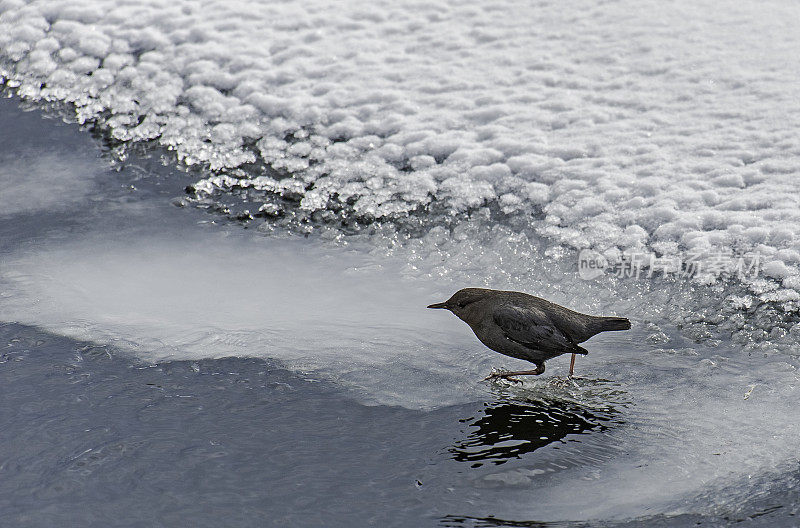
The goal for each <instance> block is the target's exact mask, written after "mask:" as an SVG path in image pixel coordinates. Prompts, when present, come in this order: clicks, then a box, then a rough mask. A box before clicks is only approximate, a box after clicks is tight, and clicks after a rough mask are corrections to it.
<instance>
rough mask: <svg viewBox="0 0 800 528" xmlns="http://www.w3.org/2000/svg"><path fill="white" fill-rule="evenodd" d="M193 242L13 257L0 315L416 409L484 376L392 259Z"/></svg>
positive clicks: (145, 241) (485, 361) (127, 239)
mask: <svg viewBox="0 0 800 528" xmlns="http://www.w3.org/2000/svg"><path fill="white" fill-rule="evenodd" d="M201 235H203V236H192V235H190V236H180V237H178V236H176V237H167V236H160V235H152V236H141V235H138V236H137V235H135V234H131V233H120V234H118V235H116V236H114V235H108V234H107V235H103V236H101V237H98V238H89V239H84V240H79V241H75V242H74V243H70V244H66V245H56V246H55V247H51V248H49V249H45V250H32V251H31V252H30V253H28V254H24V255H17V256H15V257H11V258H8V259H6V260H5V261H4V266H3V270H2V272H0V279H1V280H2V285H3V299H2V302H0V319H2V320H7V321H17V322H21V323H26V324H33V325H37V326H41V327H43V328H46V329H49V330H53V331H56V332H59V333H62V334H65V335H68V336H70V337H73V338H76V339H83V340H90V341H95V342H101V343H108V344H112V345H115V346H118V347H119V348H121V349H123V350H127V351H128V352H131V353H133V354H135V355H137V356H139V357H140V358H142V359H145V360H148V361H165V360H176V359H200V358H219V357H225V356H240V357H242V356H247V357H263V358H274V359H278V360H281V361H284V362H285V363H286V364H287V365H288V366H290V367H291V368H294V369H296V370H299V371H303V372H307V373H309V374H311V375H320V376H323V377H326V378H329V379H335V380H337V381H339V382H341V383H343V384H345V385H349V386H352V387H354V388H355V390H356V391H357V392H359V393H361V394H363V397H364V399H365V400H367V401H371V402H381V403H393V404H403V405H408V406H410V407H417V406H421V407H428V406H431V405H434V406H435V405H441V404H442V403H443V402H451V403H452V402H455V401H463V399H464V398H465V397H467V396H465V393H464V391H463V390H462V389H461V388H460V387H459V385H460V383H463V382H464V381H466V380H468V379H469V378H471V377H472V376H473V373H474V371H480V372H482V371H484V370H485V371H486V372H488V371H489V369H490V366H489V365H490V363H491V360H492V357H491V355H489V354H486V353H484V352H483V351H481V350H480V348H479V347H477V346H475V342H474V339H473V338H472V337H471V336H470V334H469V333H468V332H457V333H450V332H446V331H445V330H444V329H447V328H452V327H454V326H456V325H458V324H459V323H458V321H456V320H451V319H444V320H443V319H442V318H439V317H435V316H434V314H433V312H431V311H430V310H426V308H425V307H426V306H427V305H428V304H430V303H431V302H433V301H435V300H436V299H433V298H431V296H430V295H431V294H430V292H428V291H426V289H427V288H426V286H427V285H426V284H425V283H420V284H413V283H411V282H409V281H404V280H402V279H397V275H398V273H397V270H396V269H395V268H396V267H397V263H396V262H391V261H387V262H381V261H370V260H366V261H365V260H364V259H363V258H360V257H358V256H357V255H355V254H354V253H353V252H349V251H346V250H342V249H336V248H328V249H327V250H326V249H324V248H322V247H320V246H319V245H315V244H310V243H306V242H304V241H299V240H294V241H292V240H283V241H281V240H270V241H267V240H265V239H263V238H261V237H257V238H256V239H255V240H252V239H248V238H247V237H245V236H234V235H231V236H224V235H222V234H220V233H208V232H206V233H201ZM478 365H480V367H478ZM465 366H469V367H470V368H469V369H466V368H465ZM473 369H474V371H473ZM457 380H459V381H460V383H456V381H457ZM472 381H475V382H477V380H472ZM468 385H473V383H468ZM473 388H474V387H473ZM467 392H468V393H469V392H470V391H467ZM473 395H474V392H473Z"/></svg>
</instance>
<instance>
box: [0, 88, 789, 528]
mask: <svg viewBox="0 0 800 528" xmlns="http://www.w3.org/2000/svg"><path fill="white" fill-rule="evenodd" d="M50 115H55V114H54V113H51V114H50ZM0 136H1V140H0V160H2V161H1V162H2V168H1V169H0V182H2V184H3V194H2V201H3V204H4V210H3V213H2V215H3V216H2V222H1V223H0V249H1V250H2V255H3V257H2V259H3V261H2V263H3V268H2V272H1V275H0V281H2V282H1V283H0V288H1V289H0V291H2V297H0V317H2V320H3V323H2V325H1V326H0V343H2V346H3V350H2V353H1V355H0V361H1V363H0V377H1V378H0V387H1V388H0V390H1V391H2V398H3V406H2V411H0V421H1V422H2V423H0V435H2V441H1V442H0V510H2V512H3V519H4V520H3V524H7V525H9V526H53V525H55V524H59V525H63V526H143V525H156V526H456V527H458V526H548V525H550V524H549V523H552V525H553V526H573V525H574V526H612V525H619V524H623V525H625V524H633V525H648V526H686V525H698V524H699V525H706V526H717V525H727V524H731V523H737V524H738V523H742V524H744V525H764V526H780V525H787V526H790V525H793V524H795V521H794V520H795V512H796V510H797V508H798V501H797V498H796V493H797V490H798V483H799V481H798V478H800V474H799V473H798V466H797V455H796V440H795V439H796V438H797V434H798V432H800V431H798V424H797V422H796V420H795V419H794V417H795V416H796V402H797V395H796V392H795V387H796V384H797V377H796V374H795V368H796V365H795V360H794V359H793V358H791V357H787V356H785V355H782V354H764V353H759V354H752V353H749V352H746V351H744V350H742V349H741V348H740V347H738V346H736V345H733V344H732V343H730V342H727V341H725V340H724V339H723V340H714V341H713V342H711V343H708V342H696V341H695V340H692V339H687V337H686V336H685V335H684V334H682V333H681V332H680V331H679V330H678V329H676V328H674V327H672V326H670V325H669V324H667V323H666V322H661V323H663V324H662V325H661V326H662V327H663V328H659V327H658V326H657V325H656V324H655V323H658V321H656V322H653V321H647V320H644V321H643V320H642V319H637V318H636V317H633V319H634V322H635V328H634V330H633V331H631V332H630V333H628V334H615V335H609V336H600V337H598V338H595V339H593V340H592V341H590V343H589V345H590V347H589V348H590V350H591V351H592V353H591V354H590V355H589V356H588V357H587V358H580V359H579V360H578V371H579V373H581V374H584V375H585V376H586V378H585V379H581V380H578V381H577V382H575V383H572V382H568V381H566V380H565V378H564V376H563V374H564V372H565V370H566V364H567V362H568V359H565V358H561V359H560V360H554V361H552V362H551V363H550V364H548V373H547V374H546V375H545V376H543V377H542V379H537V380H534V381H530V382H527V383H526V384H525V385H524V386H523V387H514V386H507V385H503V384H488V383H484V382H482V381H480V380H481V378H482V377H483V376H484V375H485V374H487V373H488V372H489V371H490V370H491V368H493V367H502V366H507V367H516V366H521V365H522V364H521V363H514V362H513V360H508V359H506V358H502V357H500V356H497V355H495V354H493V353H491V352H488V351H486V350H484V349H483V348H482V347H481V346H480V345H479V344H478V343H477V342H476V341H475V340H474V337H472V336H471V335H470V333H469V331H468V329H467V328H466V327H465V326H463V324H462V323H460V322H459V321H457V320H455V318H447V317H443V315H444V314H441V313H438V312H431V311H427V310H425V309H424V306H425V305H426V304H428V303H430V302H433V301H435V300H441V299H442V298H444V297H445V296H447V295H449V293H450V292H452V291H453V290H454V289H456V287H457V283H458V281H457V280H454V279H453V278H451V277H448V276H446V275H438V276H437V275H435V274H433V275H432V274H430V273H424V272H420V271H417V272H415V271H414V269H413V268H409V267H408V259H407V255H406V254H405V253H403V252H402V251H401V252H399V253H392V252H391V251H383V252H381V251H377V252H376V251H374V250H372V249H371V248H370V246H369V245H368V244H367V243H365V242H364V241H363V240H356V239H354V240H352V241H349V242H348V241H347V240H345V241H342V240H337V239H324V237H323V238H321V237H319V236H313V235H312V236H311V237H308V238H304V237H302V236H298V235H288V234H286V233H281V232H278V233H275V232H274V231H273V232H271V234H270V233H267V234H265V233H263V232H260V231H258V230H254V229H243V226H242V225H240V224H239V223H236V222H233V223H231V222H228V221H227V220H224V218H225V215H219V214H214V213H213V212H212V213H211V214H209V213H208V212H204V211H202V210H200V209H197V208H194V207H191V206H184V207H178V206H176V205H181V204H182V203H183V202H181V200H180V197H181V196H183V187H184V186H186V185H187V184H189V183H191V182H192V181H195V180H196V177H195V175H193V174H187V173H184V172H181V171H178V170H176V169H175V168H173V166H172V165H170V164H169V163H167V164H164V163H162V162H161V159H160V157H159V155H157V154H152V152H150V153H147V152H145V153H143V154H141V155H137V154H136V153H132V154H131V155H130V156H129V157H128V158H127V159H126V160H125V161H124V162H120V161H115V160H114V159H113V158H112V157H111V156H110V155H109V152H108V147H107V146H105V144H104V143H103V142H102V141H100V140H99V139H97V138H96V137H93V136H92V135H91V134H90V130H83V131H82V130H79V128H78V126H77V125H71V124H64V123H63V122H61V121H60V120H59V119H54V118H52V117H46V116H43V115H42V114H41V113H40V112H39V111H23V110H22V109H21V108H20V107H19V102H18V101H17V100H14V99H2V100H0ZM436 277H438V279H437V278H436ZM435 279H436V280H435ZM577 280H578V279H575V281H577ZM575 284H580V282H575V283H574V284H573V283H570V282H566V283H563V284H562V285H561V286H560V288H561V291H562V292H563V291H567V292H568V291H570V288H576V287H577V286H575ZM497 285H498V286H504V285H505V284H502V283H501V284H497ZM593 291H594V290H591V289H589V290H586V291H585V295H587V296H589V297H591V295H593V293H592V292H593ZM536 293H543V292H536ZM562 294H563V293H562ZM623 294H624V290H622V292H621V293H620V295H623ZM553 295H556V296H557V295H559V294H558V292H555V293H554V294H553ZM612 305H613V303H612ZM616 306H618V307H619V306H623V305H620V304H617V305H616Z"/></svg>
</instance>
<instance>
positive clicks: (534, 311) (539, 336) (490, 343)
mask: <svg viewBox="0 0 800 528" xmlns="http://www.w3.org/2000/svg"><path fill="white" fill-rule="evenodd" d="M428 308H444V309H445V310H450V311H451V312H453V314H454V315H455V316H456V317H458V318H459V319H461V320H462V321H464V322H465V323H467V324H468V325H469V327H470V328H472V331H473V332H475V335H476V336H477V337H478V339H479V340H480V342H481V343H483V344H484V345H486V346H487V347H489V348H491V349H492V350H494V351H495V352H500V353H501V354H505V355H506V356H511V357H514V358H518V359H524V360H526V361H530V362H531V363H533V364H535V365H536V370H521V371H517V372H496V373H493V374H491V375H489V376H488V377H487V378H486V379H487V380H488V379H492V378H504V379H507V380H510V381H519V380H515V379H513V378H511V376H519V375H525V374H530V375H534V376H538V375H539V374H542V373H543V372H544V362H545V361H547V360H548V359H550V358H554V357H556V356H560V355H561V354H566V353H568V352H570V353H572V362H571V363H570V367H569V375H570V376H572V374H573V370H574V366H575V354H584V355H585V354H588V353H589V351H588V350H586V349H585V348H582V347H579V346H578V345H577V343H583V342H584V341H586V340H587V339H589V338H590V337H592V336H593V335H596V334H599V333H600V332H606V331H608V330H628V329H629V328H630V327H631V322H630V321H628V320H627V319H626V318H624V317H596V316H593V315H586V314H582V313H578V312H574V311H572V310H570V309H568V308H564V307H563V306H559V305H557V304H555V303H551V302H550V301H546V300H544V299H540V298H539V297H534V296H533V295H528V294H527V293H520V292H515V291H500V290H489V289H485V288H464V289H463V290H458V291H457V292H456V293H454V294H453V296H452V297H450V298H449V299H447V300H446V301H445V302H442V303H436V304H432V305H430V306H428Z"/></svg>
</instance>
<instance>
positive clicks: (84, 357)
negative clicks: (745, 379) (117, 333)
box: [0, 99, 798, 527]
mask: <svg viewBox="0 0 800 528" xmlns="http://www.w3.org/2000/svg"><path fill="white" fill-rule="evenodd" d="M53 149H59V150H60V151H72V152H79V153H81V155H84V156H88V157H92V158H94V159H95V160H96V159H100V160H103V163H107V164H110V162H108V159H107V150H106V149H107V147H104V146H103V145H102V144H99V143H98V142H97V141H96V139H93V138H92V136H91V135H90V134H89V133H87V132H81V131H79V130H78V127H77V126H75V125H66V124H64V123H61V122H60V121H58V120H53V119H43V117H42V116H41V115H40V113H39V112H23V111H21V110H20V108H19V107H18V105H17V103H16V101H13V100H9V99H2V100H0V162H3V163H11V161H12V160H17V159H19V158H20V156H28V157H29V158H30V159H31V160H35V158H36V153H37V152H39V153H44V152H48V151H51V150H53ZM32 162H33V161H32ZM117 168H118V169H119V170H112V169H111V168H109V169H107V170H105V172H103V173H102V174H100V175H94V176H97V177H94V179H93V180H92V181H93V183H92V187H91V189H90V191H89V192H88V193H86V194H85V195H84V196H82V198H80V200H79V201H80V207H77V206H76V207H62V208H60V207H55V206H54V207H53V208H52V209H50V210H47V209H45V210H40V211H38V212H37V213H36V214H25V213H24V212H22V213H18V214H14V215H11V216H7V217H4V218H2V222H0V250H2V251H3V252H9V251H11V250H12V249H14V248H16V247H19V246H21V245H30V244H36V243H37V241H38V240H40V239H42V240H44V239H46V238H52V237H54V236H57V237H62V238H69V237H70V236H71V233H73V232H76V231H79V230H81V229H82V227H81V226H85V225H86V224H91V223H99V222H109V223H111V224H113V223H114V222H120V223H125V222H126V221H131V222H135V221H138V220H137V219H126V218H125V217H123V218H119V217H118V216H114V215H113V214H110V211H111V210H113V208H114V204H129V203H131V202H144V201H147V200H155V201H157V202H158V203H169V201H170V199H172V198H174V197H176V196H179V195H180V193H181V189H182V186H183V185H185V182H186V181H189V180H190V179H191V178H190V177H188V176H187V175H185V174H183V173H181V172H179V171H176V170H174V169H171V168H169V167H168V166H163V165H162V164H161V163H160V160H159V159H158V158H157V157H152V156H151V157H147V156H144V157H140V158H135V157H134V158H133V159H132V160H129V161H128V162H126V164H124V165H122V166H118V167H117ZM89 176H91V175H88V174H87V177H89ZM134 188H135V192H134V191H133V189H134ZM167 216H170V217H171V218H174V219H176V220H175V221H176V222H179V223H180V222H184V223H185V224H186V225H192V224H194V223H195V222H196V221H197V220H198V219H199V218H201V217H206V216H207V215H206V214H205V213H202V212H199V211H196V210H187V209H180V208H176V207H170V209H169V213H168V214H167ZM181 219H182V220H181ZM87 258H92V255H87ZM609 383H610V382H609ZM601 385H602V382H601ZM0 397H1V398H2V406H0V512H2V514H1V515H0V526H36V527H39V526H41V527H50V526H104V527H105V526H131V527H133V526H208V527H217V526H298V527H302V526H331V527H334V526H335V527H338V526H341V527H352V526H408V527H413V526H448V527H461V526H466V527H470V526H476V527H477V526H487V527H488V526H509V527H511V526H611V525H612V524H613V523H610V522H578V523H566V524H565V523H560V524H559V523H556V524H552V523H550V524H548V523H541V522H538V521H537V519H535V518H534V519H530V518H524V517H523V518H512V517H510V516H508V515H503V514H502V512H513V511H514V510H515V504H520V503H521V502H520V501H524V502H525V504H526V505H529V504H535V502H536V491H535V490H536V488H535V487H531V486H530V482H531V479H533V478H535V479H536V482H537V486H540V487H546V486H547V485H548V483H549V482H551V481H553V482H555V481H556V480H557V479H559V476H560V475H561V473H562V472H563V471H565V470H575V469H576V468H577V469H578V470H579V471H583V470H586V471H589V470H591V468H592V467H594V466H595V465H597V464H599V463H602V462H603V461H607V460H609V459H612V458H613V457H614V456H615V455H616V454H617V452H618V449H619V447H618V446H619V444H618V442H617V441H616V440H615V439H616V438H617V435H624V434H626V431H627V430H628V428H629V427H631V424H630V423H629V419H628V409H629V407H630V406H631V405H633V403H631V402H630V401H628V400H626V398H624V397H619V398H611V399H610V400H609V402H608V404H607V405H604V406H599V407H598V406H596V405H592V406H589V405H583V404H581V403H579V402H575V401H571V400H569V399H566V398H560V397H556V396H554V397H538V398H530V399H527V398H525V397H520V395H519V394H518V393H515V392H513V391H507V390H505V389H502V388H497V389H495V390H494V391H493V392H492V393H491V394H490V395H489V396H487V397H486V398H484V399H483V400H481V401H474V402H470V403H464V404H459V405H451V406H445V407H442V408H438V409H436V410H432V411H424V410H410V409H406V408H402V407H393V406H386V405H364V404H362V403H359V402H358V401H356V400H355V399H354V398H353V397H352V394H350V393H349V392H347V391H346V390H344V389H343V388H341V387H339V386H337V385H335V384H332V383H329V382H326V381H324V380H320V379H315V378H309V377H305V376H303V375H300V374H297V373H295V372H292V371H290V370H287V369H286V368H284V366H283V365H282V364H281V363H280V362H277V361H271V360H263V359H246V358H226V359H204V360H198V361H173V362H162V363H158V364H151V363H144V362H141V361H140V360H137V359H134V358H132V357H131V356H130V355H128V354H126V353H124V352H122V351H121V350H118V349H117V348H115V347H113V346H101V345H97V344H94V343H91V342H84V341H80V340H74V339H69V338H66V337H62V336H58V335H54V334H51V333H48V332H46V331H43V330H42V329H39V328H36V327H32V326H27V325H22V324H17V323H14V322H12V321H6V322H2V323H0ZM501 467H502V468H504V469H508V468H511V469H512V470H514V469H516V470H519V471H517V472H516V473H515V472H514V471H505V472H503V473H497V470H498V468H501ZM514 479H516V480H514ZM732 486H733V487H735V486H736V484H735V483H732ZM766 489H767V490H768V491H767V492H765V493H762V494H761V495H759V496H758V497H749V498H745V499H744V505H743V510H742V511H745V512H746V513H745V514H736V515H730V516H725V515H722V516H719V517H707V516H706V517H704V516H700V515H682V516H672V517H669V516H655V517H649V518H640V519H632V520H631V519H627V520H624V515H622V517H623V519H622V520H618V521H617V522H618V523H622V524H631V525H640V526H695V525H702V526H717V525H729V524H736V525H743V526H752V525H757V526H793V525H795V516H794V511H795V509H796V507H795V505H797V504H798V501H797V498H796V496H795V494H796V491H797V490H798V477H797V473H796V472H792V473H789V474H782V475H781V477H780V478H779V479H776V482H775V484H774V485H773V486H771V487H766ZM708 500H709V501H710V502H712V503H713V501H714V498H713V497H709V498H708ZM564 501H565V504H568V503H569V497H566V496H565V497H564Z"/></svg>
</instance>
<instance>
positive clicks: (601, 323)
mask: <svg viewBox="0 0 800 528" xmlns="http://www.w3.org/2000/svg"><path fill="white" fill-rule="evenodd" d="M597 319H598V321H597V326H596V328H597V331H598V332H608V331H609V330H630V329H631V322H630V321H628V319H626V318H625V317H598V318H597Z"/></svg>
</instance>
